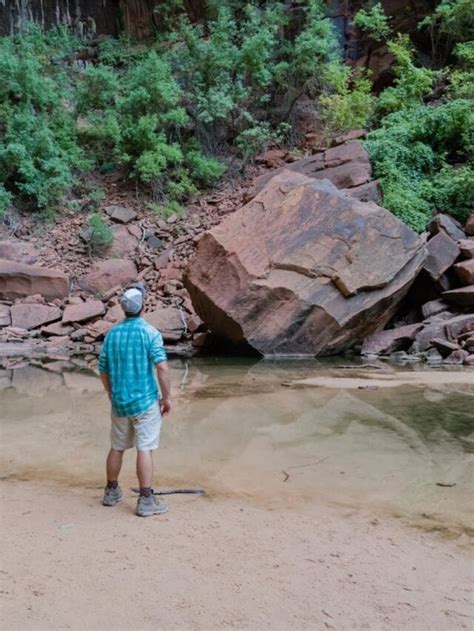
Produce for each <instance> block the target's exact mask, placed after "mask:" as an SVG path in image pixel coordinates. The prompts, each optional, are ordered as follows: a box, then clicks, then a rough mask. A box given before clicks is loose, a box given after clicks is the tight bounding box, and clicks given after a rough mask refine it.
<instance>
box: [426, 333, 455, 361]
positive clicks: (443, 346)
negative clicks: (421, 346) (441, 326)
mask: <svg viewBox="0 0 474 631" xmlns="http://www.w3.org/2000/svg"><path fill="white" fill-rule="evenodd" d="M431 345H432V346H434V347H435V348H437V349H438V350H439V352H440V353H441V355H442V356H443V357H447V356H448V355H449V354H450V353H452V352H453V351H457V350H459V344H456V343H455V342H449V341H448V340H446V339H444V338H439V337H435V338H433V339H432V340H431Z"/></svg>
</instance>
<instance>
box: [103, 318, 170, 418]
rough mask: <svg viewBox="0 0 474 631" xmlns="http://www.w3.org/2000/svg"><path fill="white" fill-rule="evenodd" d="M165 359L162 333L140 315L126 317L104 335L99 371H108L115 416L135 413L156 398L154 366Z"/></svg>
mask: <svg viewBox="0 0 474 631" xmlns="http://www.w3.org/2000/svg"><path fill="white" fill-rule="evenodd" d="M164 361H166V353H165V349H164V348H163V338H162V337H161V334H160V333H159V332H158V331H157V330H156V329H155V328H154V327H152V326H151V325H149V324H148V322H146V321H145V320H144V319H143V318H140V317H136V318H125V320H124V321H123V322H121V323H120V324H116V325H115V326H114V327H113V328H112V329H110V331H109V332H108V333H107V335H106V337H105V341H104V343H103V345H102V349H101V352H100V357H99V371H100V372H104V373H108V375H109V379H110V387H111V390H112V409H113V412H114V414H116V415H117V416H138V415H139V414H143V412H146V411H147V410H148V408H149V407H150V406H151V405H153V403H155V401H156V400H157V399H158V393H159V390H158V386H157V383H156V377H155V370H154V369H155V366H156V364H159V363H160V362H164Z"/></svg>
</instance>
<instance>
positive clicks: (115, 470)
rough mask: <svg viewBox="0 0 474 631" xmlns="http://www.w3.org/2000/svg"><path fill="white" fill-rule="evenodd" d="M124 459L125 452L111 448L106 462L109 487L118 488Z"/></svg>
mask: <svg viewBox="0 0 474 631" xmlns="http://www.w3.org/2000/svg"><path fill="white" fill-rule="evenodd" d="M122 458H123V451H119V450H118V449H113V448H111V450H110V451H109V455H108V456H107V462H106V471H107V484H108V486H117V484H118V478H119V475H120V470H121V468H122Z"/></svg>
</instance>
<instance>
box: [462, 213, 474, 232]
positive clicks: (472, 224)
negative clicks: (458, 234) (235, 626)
mask: <svg viewBox="0 0 474 631" xmlns="http://www.w3.org/2000/svg"><path fill="white" fill-rule="evenodd" d="M464 232H465V233H466V234H467V235H469V236H470V237H472V236H474V213H472V215H470V217H469V219H468V220H467V221H466V225H465V226H464Z"/></svg>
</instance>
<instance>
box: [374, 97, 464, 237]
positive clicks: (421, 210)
mask: <svg viewBox="0 0 474 631" xmlns="http://www.w3.org/2000/svg"><path fill="white" fill-rule="evenodd" d="M473 133H474V115H473V113H472V108H471V104H470V103H469V101H467V100H461V99H458V100H455V101H451V102H448V103H446V104H443V105H438V106H436V107H434V106H424V105H418V106H416V107H412V108H410V109H407V110H403V111H400V112H396V113H393V114H390V115H389V116H387V117H386V118H385V119H384V120H383V122H382V126H381V127H380V128H379V129H377V130H375V131H373V132H371V133H370V134H369V136H368V140H367V141H366V147H367V150H368V151H369V154H370V156H371V159H372V162H373V165H374V171H375V175H376V177H379V178H381V181H382V188H383V194H384V197H383V199H384V205H385V206H386V207H387V208H389V209H390V210H391V211H392V212H394V213H395V214H396V215H397V216H398V217H400V219H402V220H403V221H405V223H407V224H408V225H410V226H411V227H412V228H414V229H415V230H418V231H422V230H423V229H424V228H425V226H426V222H427V221H428V220H429V218H430V216H431V213H432V212H433V211H437V210H439V211H444V212H449V213H450V214H452V215H453V216H454V217H457V218H459V219H461V220H462V219H465V218H466V216H467V214H468V212H469V209H470V208H472V204H473V202H474V198H473V193H472V186H471V187H469V177H471V178H472V169H470V168H469V167H458V166H456V165H458V164H461V163H463V161H465V160H468V159H469V157H470V156H471V155H472V150H473V147H474V141H473Z"/></svg>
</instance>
